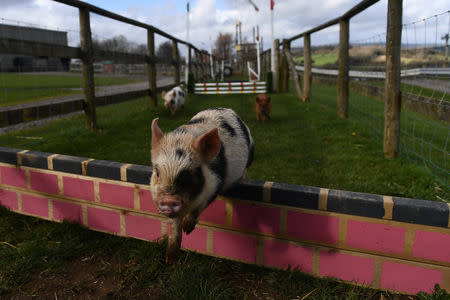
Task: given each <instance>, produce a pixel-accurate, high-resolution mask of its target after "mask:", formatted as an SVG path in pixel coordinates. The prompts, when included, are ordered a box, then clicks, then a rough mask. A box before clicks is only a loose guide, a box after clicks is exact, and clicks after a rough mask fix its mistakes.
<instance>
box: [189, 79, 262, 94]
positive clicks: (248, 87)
mask: <svg viewBox="0 0 450 300" xmlns="http://www.w3.org/2000/svg"><path fill="white" fill-rule="evenodd" d="M266 92H267V85H266V82H265V81H248V82H214V83H206V82H204V83H196V84H195V89H194V94H198V95H201V94H203V95H211V94H217V95H219V94H220V95H222V94H263V93H266Z"/></svg>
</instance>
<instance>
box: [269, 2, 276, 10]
mask: <svg viewBox="0 0 450 300" xmlns="http://www.w3.org/2000/svg"><path fill="white" fill-rule="evenodd" d="M274 5H275V2H274V1H273V0H270V10H273V6H274Z"/></svg>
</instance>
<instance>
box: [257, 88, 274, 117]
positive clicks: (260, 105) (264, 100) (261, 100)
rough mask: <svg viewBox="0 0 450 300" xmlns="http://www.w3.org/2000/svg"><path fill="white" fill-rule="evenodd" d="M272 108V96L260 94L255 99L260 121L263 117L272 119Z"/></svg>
mask: <svg viewBox="0 0 450 300" xmlns="http://www.w3.org/2000/svg"><path fill="white" fill-rule="evenodd" d="M271 109H272V102H271V100H270V96H269V95H267V94H259V95H258V96H256V99H255V112H256V120H258V121H260V120H261V119H262V120H263V121H265V120H266V119H270V111H271Z"/></svg>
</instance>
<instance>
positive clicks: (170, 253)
mask: <svg viewBox="0 0 450 300" xmlns="http://www.w3.org/2000/svg"><path fill="white" fill-rule="evenodd" d="M181 237H182V235H181V218H180V217H178V218H174V219H172V220H171V222H170V235H169V239H168V241H167V249H166V263H169V264H171V263H173V262H174V260H175V256H176V254H177V253H178V251H179V250H180V247H181Z"/></svg>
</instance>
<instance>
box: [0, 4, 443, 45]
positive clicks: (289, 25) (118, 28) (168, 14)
mask: <svg viewBox="0 0 450 300" xmlns="http://www.w3.org/2000/svg"><path fill="white" fill-rule="evenodd" d="M0 1H1V3H2V4H1V6H2V10H1V12H0V18H2V19H3V20H2V22H10V21H9V20H14V22H13V23H14V24H19V25H26V24H29V23H32V24H37V25H38V26H39V27H47V28H49V29H59V30H65V31H68V32H69V39H70V40H71V41H72V43H78V42H79V36H78V34H77V32H78V31H79V19H78V9H76V8H73V7H70V6H67V5H63V4H60V3H57V2H54V1H51V0H0ZM85 1H86V2H90V0H85ZM179 1H181V0H179ZM252 1H253V2H254V3H255V4H256V5H257V6H258V7H259V12H255V10H254V8H253V7H252V5H251V4H250V3H249V2H248V0H192V1H190V3H191V19H190V20H191V22H190V25H191V26H190V38H191V42H192V44H194V45H196V46H197V47H198V48H204V49H209V37H210V36H211V38H212V40H213V41H214V40H215V39H216V37H217V35H218V34H219V32H222V33H231V34H233V38H234V32H235V24H236V21H237V20H240V21H241V22H242V35H243V36H244V37H247V38H248V40H251V39H252V27H253V26H256V25H258V26H259V30H260V34H261V36H262V38H263V40H264V44H265V45H264V46H265V47H264V48H267V47H268V46H269V44H270V42H269V39H270V5H269V1H268V0H252ZM182 2H183V3H185V1H184V0H183V1H182ZM359 2H360V0H314V1H298V0H275V10H274V20H275V37H276V38H279V39H280V40H281V39H283V38H288V37H292V36H294V35H296V34H298V33H301V32H303V31H306V30H308V29H311V28H313V27H315V26H318V25H320V24H322V23H324V22H326V21H328V20H331V19H333V18H336V17H337V16H339V15H342V14H344V13H345V12H346V11H347V10H349V9H350V8H351V7H353V6H355V5H357V4H358V3H359ZM102 3H103V5H105V6H104V7H102V8H104V9H106V10H108V7H107V6H106V5H107V3H108V2H106V1H103V2H102ZM141 3H142V4H141ZM114 5H115V6H114V9H113V10H114V12H115V13H117V14H120V15H124V16H127V17H129V18H131V19H134V20H138V21H140V22H142V23H146V24H150V25H153V26H155V27H157V28H159V29H161V30H163V31H165V32H167V33H169V34H171V35H172V36H175V37H177V38H179V39H182V40H184V39H186V13H185V8H184V4H183V9H181V10H180V8H179V7H180V5H179V3H178V2H176V1H174V0H172V1H145V3H144V1H134V2H133V3H132V4H131V5H128V6H127V5H126V4H121V5H117V2H115V4H114ZM403 6H404V8H403V13H404V14H403V22H404V23H407V22H413V21H417V20H420V19H423V18H425V17H428V16H432V15H434V14H437V13H441V12H444V11H447V10H448V5H446V1H438V0H434V1H427V0H408V1H407V2H404V4H403ZM177 9H178V10H177ZM386 12H387V0H381V1H379V2H378V3H377V4H375V5H374V6H372V7H370V8H369V9H368V10H366V11H365V12H363V13H362V14H360V15H358V16H356V17H354V18H352V19H351V21H350V39H351V40H361V39H368V38H370V37H372V36H374V35H376V34H379V33H384V32H385V30H386ZM448 18H449V16H448V14H446V15H443V16H442V17H440V18H439V24H438V29H439V32H438V34H439V35H440V34H441V31H445V30H448V29H446V28H447V26H448ZM91 23H92V31H93V33H94V34H95V35H96V36H97V37H99V38H111V37H114V36H117V35H124V36H126V37H127V39H129V40H132V41H134V42H136V43H146V40H147V37H146V32H145V30H144V29H137V28H135V27H133V26H129V25H125V24H123V23H121V22H117V21H111V20H108V19H107V18H103V17H99V16H97V15H95V14H92V15H91ZM433 24H434V23H433ZM433 24H432V23H431V21H430V23H429V24H428V25H429V26H428V27H430V28H431V27H432V26H431V25H433ZM427 30H431V29H427ZM433 34H434V35H436V34H435V33H433V32H431V31H430V32H429V33H428V35H427V40H428V39H429V38H431V36H432V35H433ZM338 38H339V37H338V26H334V27H332V28H330V29H327V30H325V31H321V32H320V33H316V34H313V35H312V43H313V44H329V43H336V42H337V41H338ZM163 41H165V39H164V38H161V37H157V38H156V43H157V44H158V43H160V42H163ZM301 44H302V40H299V41H297V42H296V45H301Z"/></svg>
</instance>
